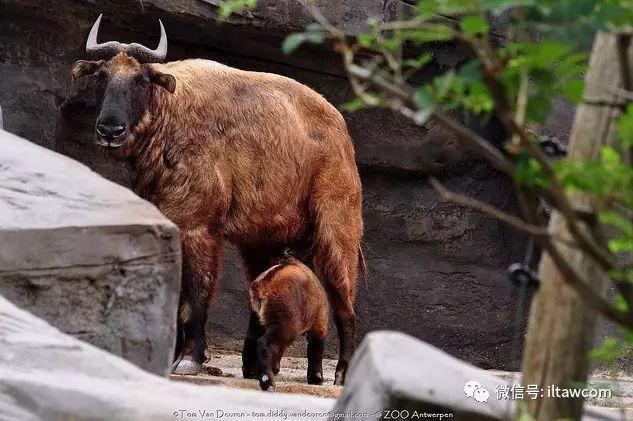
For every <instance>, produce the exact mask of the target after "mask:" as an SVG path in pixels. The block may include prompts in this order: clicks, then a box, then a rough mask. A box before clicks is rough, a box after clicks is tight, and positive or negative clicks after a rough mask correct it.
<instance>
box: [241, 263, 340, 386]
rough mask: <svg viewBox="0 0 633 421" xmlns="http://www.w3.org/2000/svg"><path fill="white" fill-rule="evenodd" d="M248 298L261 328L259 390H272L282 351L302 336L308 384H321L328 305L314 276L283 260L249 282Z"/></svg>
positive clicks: (299, 265) (300, 264)
mask: <svg viewBox="0 0 633 421" xmlns="http://www.w3.org/2000/svg"><path fill="white" fill-rule="evenodd" d="M249 298H250V304H251V308H252V310H253V312H255V313H256V314H257V316H258V318H259V322H260V323H261V325H262V327H263V334H262V336H260V337H259V339H258V340H257V378H258V379H259V384H260V386H261V388H262V389H264V390H267V389H269V388H270V387H273V388H274V380H273V379H274V376H275V375H276V374H278V373H279V368H280V362H281V357H282V356H283V353H284V351H285V349H286V348H287V347H288V346H289V345H291V344H292V343H293V342H294V340H295V339H296V338H297V337H298V336H299V335H302V334H306V336H307V340H308V353H307V354H308V373H307V378H308V383H310V384H321V383H323V368H322V362H323V349H324V346H325V336H326V335H327V327H328V304H327V298H326V295H325V291H324V290H323V287H322V286H321V284H320V282H319V280H318V279H317V277H316V276H315V275H314V273H313V272H312V271H311V270H310V269H309V268H308V267H307V266H306V265H304V264H303V263H301V262H299V261H298V260H296V259H295V258H292V257H288V258H283V259H281V260H280V261H279V262H277V263H276V264H275V265H274V266H272V267H271V268H270V269H268V270H266V271H265V272H264V273H262V274H261V275H259V276H258V277H257V278H256V279H255V280H254V281H253V282H252V283H251V286H250V289H249Z"/></svg>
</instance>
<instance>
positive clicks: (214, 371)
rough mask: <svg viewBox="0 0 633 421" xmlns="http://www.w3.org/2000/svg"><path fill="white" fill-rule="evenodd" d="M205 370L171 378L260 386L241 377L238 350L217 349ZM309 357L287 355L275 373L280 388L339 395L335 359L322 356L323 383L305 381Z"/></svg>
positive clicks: (285, 390) (329, 396) (289, 391)
mask: <svg viewBox="0 0 633 421" xmlns="http://www.w3.org/2000/svg"><path fill="white" fill-rule="evenodd" d="M204 368H205V370H206V373H201V374H198V375H196V376H181V375H174V374H172V375H171V379H172V380H176V381H187V382H191V383H195V384H201V385H204V384H213V385H220V386H226V387H234V388H240V389H254V390H260V388H259V383H258V381H257V380H250V379H244V378H242V356H241V355H237V354H226V353H214V354H213V355H212V356H211V357H210V358H209V359H208V360H207V362H206V363H205V364H204ZM307 368H308V360H307V359H306V358H299V357H284V358H282V360H281V371H280V372H279V375H277V376H276V377H275V383H276V387H277V392H282V393H302V394H307V395H314V396H322V397H326V398H338V397H339V395H340V394H341V391H342V390H343V388H342V387H340V386H333V385H332V383H333V382H334V370H335V368H336V360H330V359H324V360H323V376H324V379H325V381H324V382H323V384H322V385H320V386H317V385H310V384H307V382H306V371H307Z"/></svg>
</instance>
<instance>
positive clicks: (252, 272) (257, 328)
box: [240, 246, 272, 379]
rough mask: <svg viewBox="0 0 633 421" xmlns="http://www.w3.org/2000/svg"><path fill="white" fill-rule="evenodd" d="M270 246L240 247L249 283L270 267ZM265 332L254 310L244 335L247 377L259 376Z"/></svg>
mask: <svg viewBox="0 0 633 421" xmlns="http://www.w3.org/2000/svg"><path fill="white" fill-rule="evenodd" d="M267 249H268V247H265V246H262V247H259V248H256V249H255V248H249V247H240V253H241V255H242V261H243V262H244V267H245V269H246V276H247V281H248V285H250V284H251V282H253V281H254V280H255V279H256V278H257V277H258V276H259V274H261V273H262V272H264V271H265V270H266V269H268V268H269V267H270V265H271V263H272V257H271V255H270V253H269V252H266V251H265V250H267ZM263 334H264V328H263V327H262V325H261V323H260V322H259V316H258V315H257V313H255V312H254V311H251V315H250V317H249V321H248V329H247V331H246V335H245V337H244V347H243V348H242V374H243V376H244V378H245V379H254V378H255V377H256V376H257V374H258V373H257V361H258V358H259V357H258V350H257V346H258V345H257V344H258V342H257V341H258V340H259V338H260V337H261V336H262V335H263Z"/></svg>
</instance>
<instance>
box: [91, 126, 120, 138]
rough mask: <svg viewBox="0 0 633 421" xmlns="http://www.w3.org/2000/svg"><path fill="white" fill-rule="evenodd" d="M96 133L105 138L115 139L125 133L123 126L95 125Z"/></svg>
mask: <svg viewBox="0 0 633 421" xmlns="http://www.w3.org/2000/svg"><path fill="white" fill-rule="evenodd" d="M97 133H98V134H99V135H100V136H103V137H106V138H109V137H111V138H115V137H119V136H121V135H122V134H123V133H125V126H109V125H106V124H97Z"/></svg>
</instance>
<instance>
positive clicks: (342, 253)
mask: <svg viewBox="0 0 633 421" xmlns="http://www.w3.org/2000/svg"><path fill="white" fill-rule="evenodd" d="M348 181H349V180H348ZM339 185H340V186H341V188H343V189H346V188H347V189H348V190H349V191H347V192H346V191H341V190H339V189H335V190H334V191H328V190H327V186H325V187H324V188H323V189H322V193H324V194H321V195H320V196H319V200H320V201H319V203H316V204H314V205H313V206H312V208H313V212H315V216H314V217H315V220H316V227H315V236H314V259H313V264H314V269H315V273H316V275H317V276H318V277H319V279H320V280H321V282H322V283H323V286H324V287H325V290H326V292H327V295H328V301H329V302H330V306H331V308H332V313H333V315H334V324H335V325H336V330H337V331H338V338H339V359H338V364H337V366H336V372H335V376H334V384H335V385H342V384H343V383H344V382H345V375H346V373H347V367H348V365H349V361H350V360H351V358H352V355H353V354H354V347H355V335H356V313H355V310H354V301H355V299H356V273H357V270H358V259H359V252H360V237H361V233H362V219H361V213H360V190H359V189H355V188H354V187H353V186H351V187H350V186H349V185H348V186H347V187H346V186H345V183H344V182H342V181H341V183H339ZM330 187H331V186H330Z"/></svg>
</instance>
